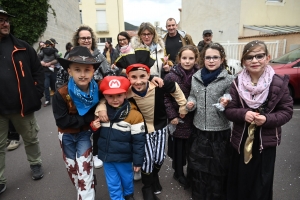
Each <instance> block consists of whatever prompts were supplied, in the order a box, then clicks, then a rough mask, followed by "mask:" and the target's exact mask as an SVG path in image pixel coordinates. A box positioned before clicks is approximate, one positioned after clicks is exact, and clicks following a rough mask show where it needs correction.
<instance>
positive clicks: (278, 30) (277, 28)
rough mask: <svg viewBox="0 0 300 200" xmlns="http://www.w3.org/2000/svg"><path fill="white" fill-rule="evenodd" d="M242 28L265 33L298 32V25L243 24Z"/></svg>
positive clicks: (299, 28) (299, 30) (299, 27)
mask: <svg viewBox="0 0 300 200" xmlns="http://www.w3.org/2000/svg"><path fill="white" fill-rule="evenodd" d="M244 28H248V29H252V30H256V31H260V32H263V33H265V34H283V33H298V32H300V26H256V25H244Z"/></svg>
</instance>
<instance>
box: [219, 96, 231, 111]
mask: <svg viewBox="0 0 300 200" xmlns="http://www.w3.org/2000/svg"><path fill="white" fill-rule="evenodd" d="M229 102H230V100H229V99H227V98H224V97H222V98H221V99H220V104H222V105H223V107H224V108H225V107H226V106H227V105H228V103H229Z"/></svg>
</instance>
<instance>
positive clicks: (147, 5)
mask: <svg viewBox="0 0 300 200" xmlns="http://www.w3.org/2000/svg"><path fill="white" fill-rule="evenodd" d="M123 6H124V21H125V22H128V23H131V24H133V25H136V26H139V25H140V24H141V23H142V22H150V23H152V24H153V25H154V22H155V21H159V22H160V25H159V26H160V27H163V28H164V29H165V26H166V21H167V19H168V18H170V17H172V18H174V19H176V22H178V21H179V10H178V8H181V0H123Z"/></svg>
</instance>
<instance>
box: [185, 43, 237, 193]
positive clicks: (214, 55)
mask: <svg viewBox="0 0 300 200" xmlns="http://www.w3.org/2000/svg"><path fill="white" fill-rule="evenodd" d="M200 57H201V59H200V61H201V62H202V63H200V65H201V66H204V67H203V68H202V69H200V70H199V71H198V72H196V73H195V74H194V75H193V78H192V89H191V92H190V96H189V97H188V103H187V109H188V110H189V111H195V115H194V126H195V127H196V130H195V132H194V133H193V134H192V135H191V147H190V151H189V167H190V168H191V170H192V174H193V178H192V198H193V199H226V193H225V190H226V181H227V173H228V165H229V163H228V160H229V156H230V153H229V145H230V143H229V137H230V123H229V121H228V120H227V119H226V117H225V115H224V113H223V112H221V111H220V110H219V109H218V108H216V107H214V106H213V104H216V103H219V99H221V103H222V104H223V106H226V104H227V103H228V101H225V99H224V98H221V97H222V96H223V95H224V94H227V93H229V88H230V84H231V83H232V80H233V78H234V77H233V76H232V75H229V73H228V71H227V70H226V69H225V67H226V65H227V64H226V58H225V57H226V55H225V51H224V48H223V47H222V46H221V45H220V44H218V43H210V44H208V45H207V46H206V47H204V49H203V50H202V52H201V54H200Z"/></svg>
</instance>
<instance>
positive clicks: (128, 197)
mask: <svg viewBox="0 0 300 200" xmlns="http://www.w3.org/2000/svg"><path fill="white" fill-rule="evenodd" d="M124 198H125V200H134V197H133V194H130V195H127V196H125V197H124Z"/></svg>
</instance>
